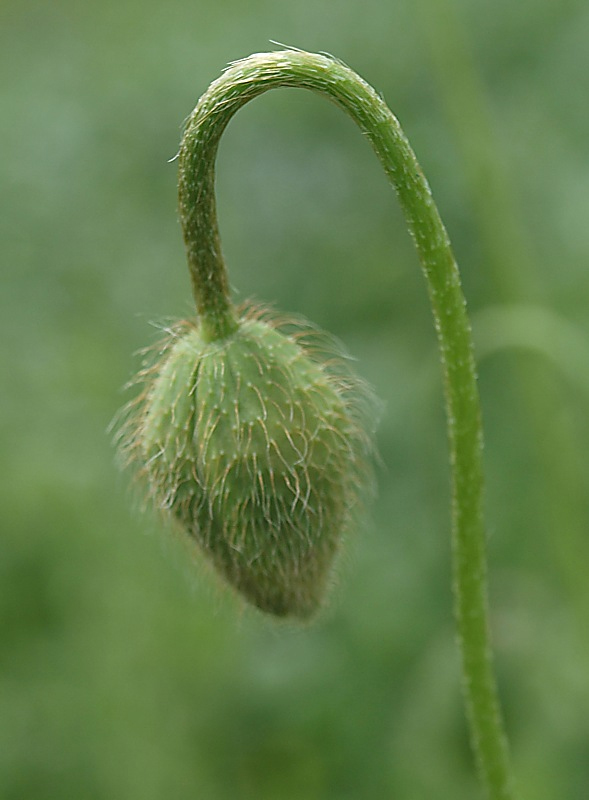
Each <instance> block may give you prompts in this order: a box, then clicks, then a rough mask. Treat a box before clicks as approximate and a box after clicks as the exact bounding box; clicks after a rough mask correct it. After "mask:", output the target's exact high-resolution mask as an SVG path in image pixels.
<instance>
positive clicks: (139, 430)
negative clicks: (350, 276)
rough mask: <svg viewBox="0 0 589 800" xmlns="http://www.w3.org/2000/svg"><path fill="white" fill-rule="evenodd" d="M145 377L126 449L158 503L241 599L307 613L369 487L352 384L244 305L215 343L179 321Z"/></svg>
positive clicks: (339, 364) (359, 396) (359, 404)
mask: <svg viewBox="0 0 589 800" xmlns="http://www.w3.org/2000/svg"><path fill="white" fill-rule="evenodd" d="M146 375H147V377H146V378H145V381H146V383H147V386H146V390H145V391H144V393H143V395H142V397H141V398H140V402H139V412H138V413H136V414H135V417H134V422H133V423H132V426H131V434H130V435H128V436H127V448H128V449H129V450H130V451H132V453H133V456H134V458H136V459H137V460H138V461H139V462H140V464H141V467H142V472H143V473H144V475H145V476H146V477H147V481H148V484H149V487H150V493H151V494H152V495H153V497H154V498H155V500H156V502H157V504H158V505H159V506H160V507H162V508H165V509H167V510H168V511H169V513H170V514H171V515H172V516H173V517H174V518H175V519H176V520H177V521H178V522H179V523H180V525H181V527H182V528H183V529H184V530H185V531H187V532H188V533H189V534H190V535H191V536H192V537H193V538H194V539H195V540H196V541H197V542H198V544H199V545H200V547H201V548H202V550H203V551H204V552H205V553H206V554H207V556H208V557H209V558H210V560H211V561H212V563H213V564H214V566H215V567H216V569H217V570H218V572H219V573H221V575H222V576H223V577H224V578H225V579H226V580H227V581H228V582H229V583H230V584H231V585H232V586H233V587H234V588H235V589H237V590H238V592H239V593H241V595H243V596H244V597H245V598H246V599H247V600H249V601H250V602H251V603H253V604H254V605H256V606H257V607H258V608H260V609H262V610H263V611H267V612H270V613H272V614H275V615H278V616H286V615H293V616H297V617H301V618H306V617H309V616H311V615H312V614H313V613H314V612H315V611H316V610H317V609H318V608H319V607H320V604H321V601H322V598H323V596H324V593H325V589H326V586H327V584H328V582H329V575H330V569H331V566H332V562H333V560H334V556H335V554H336V552H337V550H338V547H339V544H340V541H341V538H342V534H343V532H344V531H345V529H346V528H347V526H348V524H349V521H350V515H351V512H352V510H353V509H354V508H355V507H356V506H357V504H358V499H359V497H360V495H361V494H362V493H363V491H364V490H365V488H366V480H365V477H366V473H367V472H368V471H369V469H368V467H367V458H366V457H367V455H368V454H369V453H368V451H369V450H370V449H371V444H370V436H369V435H368V434H367V432H366V426H365V424H364V421H363V414H362V408H363V403H364V401H365V400H366V399H367V396H368V395H367V392H366V390H365V388H364V387H363V385H362V384H361V383H360V382H359V381H358V380H357V379H354V378H352V376H351V375H350V373H349V371H348V369H347V365H345V362H344V360H343V359H342V358H331V359H329V360H326V359H324V360H320V358H319V356H318V355H317V353H315V352H314V351H313V349H312V348H310V347H309V345H308V344H305V343H304V337H301V336H295V335H290V336H289V335H286V334H284V333H282V332H280V331H279V330H278V329H277V328H275V327H274V326H273V325H272V324H270V323H269V322H267V321H262V320H261V319H259V318H254V317H252V316H246V317H244V318H242V319H241V320H240V322H239V325H238V329H237V331H236V332H235V333H233V334H232V335H230V336H228V337H226V338H223V339H220V340H216V341H213V342H210V341H205V338H204V337H203V336H202V333H201V331H200V330H199V327H198V326H196V325H192V324H189V323H183V324H182V325H181V326H179V327H178V328H176V329H175V330H174V331H172V335H171V338H170V340H169V341H168V342H167V344H166V346H165V347H164V349H163V351H162V352H161V359H160V362H159V363H157V364H156V365H154V366H153V367H152V368H151V369H150V370H149V371H148V372H147V373H146Z"/></svg>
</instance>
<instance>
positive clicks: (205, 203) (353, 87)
mask: <svg viewBox="0 0 589 800" xmlns="http://www.w3.org/2000/svg"><path fill="white" fill-rule="evenodd" d="M283 86H294V87H297V88H307V89H310V90H312V91H315V92H320V93H321V94H324V95H326V96H327V97H328V98H329V99H330V100H332V101H333V102H335V103H336V104H337V105H338V106H340V107H341V108H343V109H344V110H345V111H346V112H347V113H348V114H349V115H350V116H351V117H352V119H354V120H355V121H356V123H357V124H358V125H359V127H360V129H361V130H362V132H363V133H364V134H365V135H366V136H367V138H368V139H369V140H370V142H371V144H372V146H373V148H374V150H375V152H376V155H377V156H378V158H379V160H380V162H381V164H382V166H383V167H384V170H385V172H386V173H387V175H388V177H389V180H390V181H391V183H392V184H393V186H394V187H395V189H396V192H397V195H398V197H399V201H400V203H401V206H402V208H403V211H404V214H405V218H406V221H407V225H408V227H409V230H410V232H411V234H412V236H413V239H414V241H415V245H416V247H417V250H418V253H419V257H420V261H421V265H422V267H423V272H424V274H425V278H426V281H427V285H428V291H429V296H430V301H431V306H432V311H433V316H434V321H435V327H436V331H437V335H438V341H439V346H440V351H441V358H442V365H443V369H444V378H445V396H446V408H447V421H448V435H449V443H450V460H451V465H452V475H453V506H452V508H453V512H452V517H453V569H454V595H455V614H456V619H457V625H458V634H459V642H460V650H461V654H462V668H463V684H464V694H465V701H466V707H467V716H468V720H469V724H470V732H471V740H472V743H473V748H474V751H475V755H476V759H477V764H478V768H479V771H480V774H481V778H482V780H483V783H484V785H485V787H486V789H487V792H488V796H489V798H491V800H511V798H513V796H514V795H513V790H512V786H511V777H510V771H509V764H508V753H507V742H506V738H505V735H504V732H503V725H502V721H501V714H500V709H499V702H498V698H497V689H496V683H495V677H494V674H493V668H492V659H491V646H490V636H489V622H488V607H487V605H488V604H487V578H486V554H485V531H484V526H483V514H482V494H483V477H482V425H481V413H480V401H479V396H478V389H477V383H476V375H475V366H474V358H473V349H472V341H471V332H470V325H469V321H468V317H467V314H466V306H465V300H464V295H463V293H462V289H461V285H460V276H459V273H458V268H457V266H456V262H455V260H454V256H453V254H452V250H451V247H450V242H449V239H448V235H447V233H446V230H445V228H444V225H443V223H442V221H441V219H440V216H439V213H438V211H437V208H436V206H435V204H434V201H433V198H432V195H431V191H430V188H429V186H428V184H427V181H426V179H425V177H424V175H423V173H422V171H421V168H420V166H419V164H418V162H417V159H416V157H415V154H414V153H413V150H412V149H411V147H410V145H409V142H408V141H407V139H406V138H405V135H404V133H403V131H402V130H401V127H400V125H399V123H398V121H397V119H396V118H395V116H394V115H393V114H392V113H391V111H390V110H389V108H388V107H387V106H386V104H385V103H384V101H383V100H382V99H381V98H380V97H379V96H378V95H377V93H376V92H375V91H374V89H372V88H371V87H370V86H369V85H368V84H367V83H366V82H365V81H364V80H362V78H360V77H359V76H358V75H356V74H355V73H354V72H353V71H352V70H350V69H349V68H348V67H346V66H345V65H344V64H342V63H341V62H339V61H337V60H335V59H333V58H331V57H329V56H324V55H315V54H310V53H305V52H302V51H294V50H293V51H291V50H288V51H282V52H277V53H263V54H257V55H253V56H250V57H249V58H246V59H244V60H242V61H238V62H237V63H235V64H233V65H232V66H230V67H229V68H228V69H227V70H226V72H225V73H224V74H223V75H222V76H221V77H220V78H218V79H217V80H216V81H215V82H214V83H212V84H211V86H210V87H209V89H208V90H207V91H206V93H205V94H204V95H203V97H202V98H201V99H200V101H199V103H198V105H197V107H196V108H195V110H194V112H193V113H192V115H191V116H190V118H189V121H188V124H187V127H186V132H185V134H184V138H183V141H182V146H181V149H180V178H179V182H180V215H181V219H182V225H183V229H184V237H185V241H186V245H187V250H188V260H189V266H190V272H191V276H192V282H193V287H194V293H195V297H196V300H197V307H198V310H199V312H200V313H201V314H203V315H204V317H205V318H206V319H208V320H210V321H211V322H210V328H211V330H214V329H216V330H217V333H218V332H219V331H223V330H224V329H225V328H226V327H227V320H229V321H231V320H232V319H233V317H232V313H231V306H230V302H229V299H228V289H227V286H228V281H227V276H226V270H225V266H224V263H223V260H222V256H221V249H220V245H219V234H218V227H217V219H216V210H215V200H214V161H215V155H216V151H217V147H218V143H219V139H220V137H221V135H222V133H223V131H224V130H225V127H226V126H227V123H228V122H229V120H230V119H231V117H232V116H233V115H234V114H235V113H236V111H238V109H239V108H241V107H242V106H243V105H245V103H247V102H248V101H249V100H251V99H253V98H254V97H257V96H258V95H260V94H262V93H263V92H265V91H267V90H268V89H272V88H276V87H283Z"/></svg>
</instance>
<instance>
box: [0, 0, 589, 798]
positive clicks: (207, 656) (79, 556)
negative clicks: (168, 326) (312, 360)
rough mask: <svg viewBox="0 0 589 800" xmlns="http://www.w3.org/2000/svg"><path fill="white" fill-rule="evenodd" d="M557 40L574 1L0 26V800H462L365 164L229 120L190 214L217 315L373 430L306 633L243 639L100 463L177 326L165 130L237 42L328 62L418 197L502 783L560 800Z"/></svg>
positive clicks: (567, 213)
mask: <svg viewBox="0 0 589 800" xmlns="http://www.w3.org/2000/svg"><path fill="white" fill-rule="evenodd" d="M588 39H589V6H588V5H587V3H586V2H585V0H520V2H517V3H514V2H512V0H496V1H495V2H488V1H487V0H474V2H472V1H471V0H417V2H415V1H414V2H409V0H399V1H398V2H395V1H394V0H392V1H390V2H382V0H364V1H363V2H353V1H352V0H349V1H348V2H344V0H340V2H333V3H326V2H317V0H296V1H295V2H291V3H276V2H268V0H265V1H264V0H249V2H247V3H246V2H243V0H239V2H238V0H217V2H214V3H213V2H210V1H209V0H190V2H188V0H170V2H166V3H163V2H155V0H142V2H138V1H137V0H102V2H100V3H93V2H88V3H79V2H74V1H73V0H69V2H68V1H67V0H55V1H54V2H40V1H39V0H37V2H33V1H32V0H3V2H2V4H1V5H0V154H1V155H0V254H1V263H0V266H1V274H0V341H1V347H0V370H1V374H0V415H1V418H0V426H1V447H0V470H1V477H0V528H1V538H0V613H1V622H0V637H1V640H0V797H2V798H3V800H49V798H52V799H53V798H57V797H58V798H60V800H68V799H69V798H75V799H76V800H86V799H92V800H94V799H96V800H102V798H104V800H119V799H120V800H163V798H166V800H167V798H175V799H176V800H188V798H205V800H225V799H226V798H227V800H234V799H235V798H244V800H250V799H251V800H254V798H255V800H276V799H277V798H280V800H303V799H304V800H332V799H333V800H372V799H373V798H374V799H375V800H376V798H378V800H381V799H382V798H388V797H390V798H407V799H409V798H425V797H436V798H449V799H450V798H452V800H462V798H464V800H466V798H474V797H478V796H480V795H479V793H478V791H479V790H478V786H477V783H476V780H475V778H474V775H473V767H472V758H471V754H470V751H469V746H468V741H467V735H466V728H465V722H464V715H463V710H462V704H461V698H460V680H459V666H458V658H457V654H456V649H455V642H454V629H453V622H452V598H451V593H450V577H449V576H450V550H449V533H450V531H449V511H448V507H449V476H448V466H447V446H446V438H445V430H444V414H443V401H442V387H441V380H440V370H439V367H438V364H437V357H436V345H435V337H434V331H433V326H432V323H431V319H430V312H429V308H428V303H427V297H426V292H425V289H424V282H423V279H422V277H421V275H420V272H419V267H418V264H417V260H416V256H415V254H414V252H413V250H412V245H411V242H410V239H409V236H408V235H407V233H406V231H405V227H404V223H403V220H402V218H401V214H400V211H399V209H398V205H397V203H396V199H395V197H394V194H393V192H392V191H391V190H390V188H389V186H388V185H387V182H386V179H385V178H384V175H383V174H382V172H381V169H380V167H379V165H378V163H377V161H376V158H375V157H374V155H373V154H372V152H371V151H370V148H369V147H368V144H367V143H366V142H365V141H364V139H363V137H362V136H361V135H360V134H359V133H358V131H357V130H356V129H355V127H354V125H353V124H352V123H351V122H350V121H349V120H348V119H347V118H346V117H345V116H344V115H343V114H342V113H341V112H340V111H339V110H337V109H336V108H335V107H333V106H331V105H330V104H329V103H327V102H326V101H325V100H324V99H322V98H318V97H315V96H312V95H310V94H308V93H307V94H305V93H302V92H299V91H295V90H282V91H277V92H274V93H271V94H269V95H266V96H264V97H262V98H259V99H258V100H256V101H255V102H254V103H252V104H250V105H249V106H248V107H247V108H245V109H243V110H242V111H241V112H240V113H239V115H238V116H237V118H236V119H235V120H234V121H233V122H232V124H231V125H230V128H229V129H228V131H227V133H226V135H225V137H224V139H223V142H222V146H221V149H220V155H219V170H218V203H219V212H220V221H221V228H222V234H223V242H224V249H225V253H226V257H227V260H228V264H229V268H230V272H231V280H232V283H233V285H234V287H235V295H236V297H237V298H240V299H245V298H247V297H257V298H258V299H260V300H263V301H267V302H271V303H273V304H274V305H275V306H276V307H277V308H278V309H281V310H284V311H289V312H296V313H299V314H303V315H305V316H307V317H309V318H310V319H312V320H313V321H314V322H315V323H317V324H319V325H321V326H323V327H325V328H327V329H329V330H330V331H332V332H333V333H335V334H336V335H337V336H338V337H340V338H341V339H342V340H343V342H344V343H345V345H346V347H347V348H348V350H349V351H350V352H351V353H352V354H353V355H354V356H355V357H356V358H357V359H358V369H359V371H360V372H361V374H362V375H363V376H364V377H365V378H366V379H367V380H369V381H370V382H371V383H372V384H373V385H374V386H375V388H376V391H377V393H378V394H379V396H380V397H381V398H382V400H383V408H384V410H383V417H382V422H381V424H380V428H379V449H380V453H381V457H382V465H381V466H380V467H379V469H378V484H379V486H378V498H377V499H376V501H375V503H374V504H373V506H372V507H371V510H370V513H369V514H368V515H367V518H366V521H365V522H364V523H363V525H362V526H361V529H360V530H358V531H357V532H356V533H355V534H354V535H353V536H351V537H350V540H349V542H348V544H347V547H346V553H345V555H344V557H343V559H342V561H341V563H340V566H339V570H338V574H339V577H338V579H337V585H336V587H335V589H334V592H333V596H332V601H331V604H330V608H329V609H328V610H327V611H326V612H325V614H324V615H323V616H322V618H321V619H320V620H319V621H318V622H317V623H316V624H315V625H314V626H312V627H304V628H299V627H296V626H292V625H284V624H283V625H278V626H277V625H276V624H274V623H272V622H270V621H268V620H267V619H265V618H263V617H262V616H261V615H258V614H256V613H255V612H251V611H247V610H244V609H243V608H242V607H241V606H240V605H239V604H238V603H236V602H235V601H234V600H233V599H232V598H228V597H227V596H226V595H224V594H223V593H222V592H221V591H220V590H219V587H218V586H217V584H216V583H215V581H214V580H213V579H212V578H211V576H210V575H209V574H208V572H207V570H206V569H204V568H203V567H202V565H201V564H200V563H199V561H198V558H196V559H195V557H194V555H193V554H192V552H191V551H190V548H189V547H187V546H186V543H184V542H182V541H181V540H179V539H178V538H177V536H175V535H173V534H171V533H170V532H169V531H166V530H165V527H164V526H163V525H162V522H161V520H160V519H158V517H157V515H155V514H152V513H149V512H147V513H141V511H140V509H139V508H138V504H137V502H136V501H135V499H134V497H133V493H132V492H130V490H129V483H130V481H129V476H127V475H122V474H120V473H119V471H118V469H117V467H116V465H115V463H114V454H113V448H112V445H111V440H110V435H109V434H108V433H107V427H108V425H109V422H110V420H111V419H112V418H113V416H114V415H115V412H116V410H117V408H118V407H119V406H121V405H122V404H123V403H124V402H125V400H126V399H127V395H126V394H125V393H124V392H123V391H122V389H121V387H122V386H123V385H124V384H125V382H126V381H127V380H128V378H129V377H130V376H131V374H132V373H133V371H134V370H135V369H136V368H137V367H138V365H139V360H138V358H137V357H136V356H133V353H134V352H136V351H137V350H138V349H139V348H141V347H143V346H145V345H147V344H149V343H151V342H153V341H154V340H155V339H156V338H157V335H158V334H157V329H156V327H154V323H155V325H157V324H158V323H160V322H161V321H162V320H165V319H169V318H170V317H181V316H185V315H187V314H190V313H191V298H190V290H189V284H188V276H187V272H186V268H185V261H184V255H183V248H182V243H181V235H180V230H179V225H178V221H177V213H176V208H175V204H176V189H175V180H176V167H175V165H174V164H173V163H168V160H169V159H170V158H172V157H173V156H174V155H175V153H176V151H177V147H178V142H179V137H180V131H181V126H182V122H183V120H184V119H185V117H186V116H187V114H188V113H189V112H190V110H191V109H192V107H193V105H194V104H195V102H196V100H197V98H198V96H199V94H200V93H201V92H202V91H203V90H204V89H205V88H206V86H207V85H208V83H209V82H210V81H211V80H212V79H214V78H215V77H216V76H217V74H218V73H219V72H220V70H221V69H222V68H223V66H224V65H225V64H226V63H227V62H228V61H231V60H235V59H237V58H239V57H242V56H246V55H248V54H249V53H251V52H255V51H260V50H266V49H272V48H274V45H272V44H271V43H270V40H277V41H279V42H285V43H286V44H289V45H295V46H298V47H302V48H306V49H310V50H323V51H328V52H331V53H333V54H335V55H337V56H338V57H339V58H341V59H343V60H344V61H346V62H347V63H349V64H350V65H351V66H353V67H354V68H355V69H356V70H357V71H358V72H360V74H362V75H363V76H364V77H365V78H366V79H367V80H369V81H370V82H371V83H372V84H373V85H374V86H375V87H376V88H377V89H378V90H379V91H380V92H382V93H383V94H384V96H385V97H386V99H387V101H388V102H389V104H390V105H391V107H392V108H393V110H394V111H395V112H396V113H397V115H398V116H399V117H400V119H401V121H402V124H403V125H404V127H405V130H406V132H407V134H408V136H409V138H410V139H411V141H412V143H413V145H414V148H415V149H416V151H417V153H418V156H419V158H420V160H421V162H422V165H423V167H424V170H425V172H426V174H427V175H428V178H429V180H430V183H431V185H432V187H433V191H434V194H435V196H436V198H437V200H438V203H439V206H440V209H441V212H442V216H443V217H444V219H445V221H446V224H447V226H448V228H449V231H450V233H451V236H452V239H453V242H454V246H455V250H456V253H457V256H458V260H459V263H460V264H461V269H462V273H463V281H464V288H465V292H466V295H467V297H468V301H469V307H470V310H471V312H472V317H473V326H474V331H475V338H476V343H477V355H478V359H479V375H480V388H481V394H482V402H483V407H484V415H485V423H486V436H487V443H486V451H485V457H486V470H487V483H488V488H487V519H488V530H489V556H490V564H491V567H490V569H491V576H490V577H491V603H492V623H493V635H494V639H495V643H496V649H497V657H496V658H497V671H498V676H499V681H500V688H501V694H502V698H503V702H504V705H505V713H506V718H507V725H508V729H509V732H510V737H511V743H512V750H513V762H514V767H515V772H516V775H517V779H518V785H519V788H520V791H521V796H522V797H526V798H535V800H549V798H568V799H571V800H582V798H586V797H587V791H588V790H587V787H588V786H589V677H588V676H589V634H588V617H589V579H588V574H589V542H588V520H589V508H588V500H587V497H588V495H589V492H587V475H588V474H589V469H588V468H589V459H588V451H589V425H588V421H587V414H586V409H587V398H588V391H589V355H588V353H589V319H588V315H587V308H588V302H589V270H588V269H587V265H588V263H589V226H588V224H587V220H588V219H589V112H588V105H587V97H588V96H589V56H588V55H587V46H586V45H587V41H588Z"/></svg>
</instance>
